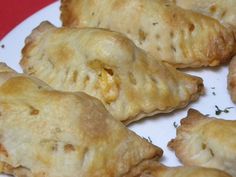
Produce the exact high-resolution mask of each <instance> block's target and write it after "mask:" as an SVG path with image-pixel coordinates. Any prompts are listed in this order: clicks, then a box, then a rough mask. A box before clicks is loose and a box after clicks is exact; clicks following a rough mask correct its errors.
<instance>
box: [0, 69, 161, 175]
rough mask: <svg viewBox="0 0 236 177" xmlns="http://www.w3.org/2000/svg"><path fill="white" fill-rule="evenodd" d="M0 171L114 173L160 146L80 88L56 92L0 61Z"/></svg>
mask: <svg viewBox="0 0 236 177" xmlns="http://www.w3.org/2000/svg"><path fill="white" fill-rule="evenodd" d="M0 81H1V84H0V172H3V173H7V174H12V175H15V176H17V177H101V176H102V177H120V176H122V175H123V174H125V173H127V172H128V171H129V170H130V169H131V168H132V167H133V166H136V165H137V164H139V163H141V162H142V161H144V160H146V159H152V158H155V157H160V156H161V155H162V150H161V149H160V148H158V147H156V146H154V145H152V144H150V143H149V142H147V141H146V140H144V139H143V138H141V137H139V136H137V135H136V134H135V133H133V132H132V131H130V130H128V129H127V128H126V127H125V126H124V125H123V124H122V123H120V122H119V121H117V120H115V119H114V118H113V117H112V116H111V115H110V114H109V113H108V112H107V110H106V109H105V107H104V106H103V105H102V103H101V102H100V101H99V100H97V99H95V98H93V97H90V96H88V95H86V94H85V93H82V92H74V93H70V92H60V91H56V90H53V89H52V88H50V87H49V86H48V85H46V84H45V83H43V82H42V81H40V80H38V79H36V78H33V77H30V76H26V75H22V74H17V73H13V72H12V71H11V70H9V69H8V68H7V67H6V66H5V65H3V64H1V65H0Z"/></svg>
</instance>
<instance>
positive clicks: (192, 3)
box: [169, 0, 236, 27]
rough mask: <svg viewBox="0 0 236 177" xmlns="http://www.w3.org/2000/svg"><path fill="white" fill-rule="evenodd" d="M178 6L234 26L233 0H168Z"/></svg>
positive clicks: (235, 12) (235, 20) (234, 3)
mask: <svg viewBox="0 0 236 177" xmlns="http://www.w3.org/2000/svg"><path fill="white" fill-rule="evenodd" d="M169 1H172V2H174V3H176V4H177V5H178V6H180V7H182V8H185V9H191V10H194V11H196V12H200V13H203V14H205V15H208V16H211V17H214V18H216V19H218V20H219V21H221V22H222V23H225V24H231V25H233V26H235V27H236V1H235V0H169Z"/></svg>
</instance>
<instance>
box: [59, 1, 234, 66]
mask: <svg viewBox="0 0 236 177" xmlns="http://www.w3.org/2000/svg"><path fill="white" fill-rule="evenodd" d="M61 3H62V4H61V20H62V23H63V25H64V26H70V27H72V26H73V27H99V28H108V29H111V30H113V31H118V32H121V33H123V34H125V35H127V36H128V37H129V38H130V39H132V40H133V41H134V43H135V44H136V45H137V46H138V47H140V48H142V49H144V50H146V51H147V52H149V53H151V54H152V55H153V56H158V57H157V59H160V60H162V61H165V62H168V63H170V64H172V65H174V66H175V67H182V68H186V67H201V66H216V65H219V64H220V63H223V62H225V61H226V60H227V59H230V58H231V57H232V56H233V55H234V54H235V48H236V45H235V39H234V36H233V32H232V31H231V30H230V29H227V28H225V27H224V26H223V25H221V24H220V23H219V22H218V21H217V20H215V19H213V18H210V17H207V16H204V15H202V14H199V13H195V12H193V11H190V10H184V9H182V8H180V7H177V6H176V5H175V4H173V3H168V2H166V1H165V0H102V1H98V0H62V1H61Z"/></svg>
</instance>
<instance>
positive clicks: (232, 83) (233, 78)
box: [228, 56, 236, 103]
mask: <svg viewBox="0 0 236 177" xmlns="http://www.w3.org/2000/svg"><path fill="white" fill-rule="evenodd" d="M228 90H229V94H230V96H231V99H232V101H233V102H234V103H236V56H235V57H234V58H233V59H232V60H231V61H230V64H229V73H228Z"/></svg>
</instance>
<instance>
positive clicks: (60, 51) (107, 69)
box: [20, 22, 203, 124]
mask: <svg viewBox="0 0 236 177" xmlns="http://www.w3.org/2000/svg"><path fill="white" fill-rule="evenodd" d="M22 55H23V58H22V60H21V62H20V64H21V66H22V68H23V70H24V72H25V73H27V74H29V75H33V76H36V77H38V78H39V79H41V80H43V81H45V82H46V83H48V84H49V85H50V86H52V87H53V88H55V89H59V90H65V91H84V92H86V93H87V94H89V95H92V96H95V97H96V98H98V99H99V100H101V101H102V102H103V104H104V105H105V107H106V108H107V110H108V111H109V112H110V113H111V114H112V115H113V116H114V117H115V118H116V119H117V120H120V121H122V122H124V123H125V124H128V123H130V122H133V121H135V120H139V119H141V118H143V117H146V116H151V115H154V114H157V113H164V112H170V111H172V110H174V109H177V108H182V107H185V106H186V105H187V104H188V103H189V102H191V101H194V100H196V99H197V98H198V97H199V95H200V94H201V93H202V91H203V83H202V79H201V78H199V77H194V76H190V75H187V74H184V73H182V72H180V71H177V70H176V69H175V68H173V67H172V66H170V65H168V64H163V63H161V62H160V61H157V60H155V59H154V57H152V56H151V55H148V54H146V53H145V52H144V51H143V50H141V49H140V48H137V47H136V46H135V45H134V43H133V42H132V41H130V40H129V39H128V38H126V37H125V36H124V35H122V34H120V33H117V32H111V31H107V30H102V29H96V28H84V29H77V28H66V27H64V28H56V27H54V26H52V25H51V24H49V23H48V22H44V23H42V24H41V25H40V26H39V27H37V28H36V29H35V30H34V31H33V32H32V34H31V35H30V36H29V37H28V38H27V39H26V44H25V47H24V49H23V52H22Z"/></svg>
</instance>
